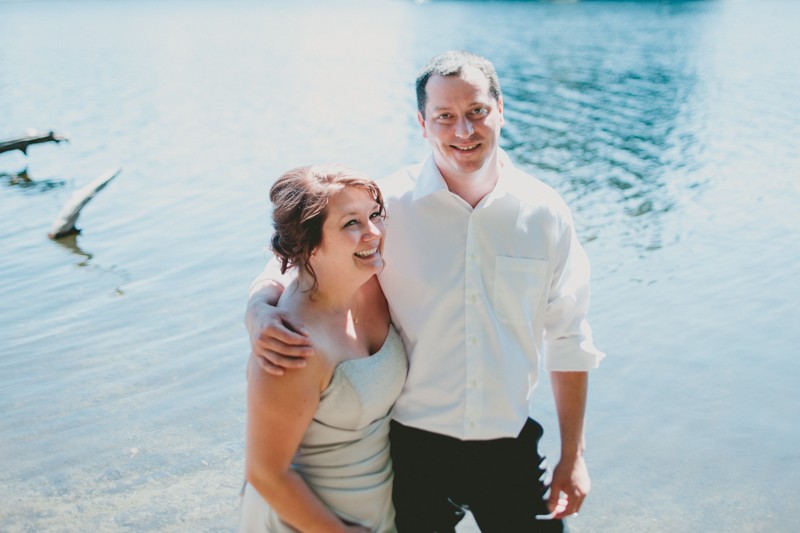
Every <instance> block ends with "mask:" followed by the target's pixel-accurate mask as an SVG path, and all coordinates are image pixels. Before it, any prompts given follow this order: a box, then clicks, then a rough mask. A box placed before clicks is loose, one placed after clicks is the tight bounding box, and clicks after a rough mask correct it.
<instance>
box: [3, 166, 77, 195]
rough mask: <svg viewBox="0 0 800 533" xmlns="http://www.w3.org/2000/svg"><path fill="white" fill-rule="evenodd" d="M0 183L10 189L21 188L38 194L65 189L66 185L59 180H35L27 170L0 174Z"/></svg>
mask: <svg viewBox="0 0 800 533" xmlns="http://www.w3.org/2000/svg"><path fill="white" fill-rule="evenodd" d="M0 181H3V182H5V183H6V185H8V186H10V187H19V188H20V189H28V190H32V191H37V192H46V191H49V190H50V189H56V188H58V187H63V186H64V183H65V181H64V180H58V179H43V180H38V179H37V180H35V179H33V178H31V176H30V174H29V173H28V169H27V168H24V169H22V170H20V171H18V172H12V173H7V172H0Z"/></svg>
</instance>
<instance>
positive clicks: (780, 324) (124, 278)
mask: <svg viewBox="0 0 800 533" xmlns="http://www.w3.org/2000/svg"><path fill="white" fill-rule="evenodd" d="M799 27H800V2H793V1H790V0H789V1H778V0H763V1H756V0H741V1H732V0H729V1H726V0H719V1H693V2H666V1H664V2H634V1H620V2H601V1H589V2H486V3H484V2H429V3H414V2H410V1H401V0H394V1H390V0H372V1H369V2H367V1H361V2H355V1H352V2H345V1H330V2H323V1H321V0H320V1H317V2H310V1H297V2H284V3H278V2H267V1H261V2H259V1H255V0H252V1H243V0H237V1H231V2H221V1H210V0H209V1H196V2H189V1H178V0H167V1H158V2H157V1H134V0H130V1H123V2H102V1H80V0H75V1H37V2H26V1H23V2H0V138H9V137H12V136H16V135H20V134H24V133H25V131H26V130H27V129H28V128H37V129H39V130H48V129H54V130H56V131H57V132H59V133H64V134H68V135H69V136H70V138H71V141H70V142H69V143H66V144H59V145H55V144H43V145H36V146H33V147H31V148H30V150H29V155H28V157H25V156H23V155H21V154H20V153H19V152H15V153H7V154H0V173H2V175H0V213H2V216H1V217H0V413H2V415H1V416H0V531H4V532H6V531H7V532H17V531H37V532H38V531H92V530H93V531H231V530H233V529H234V528H235V525H236V522H237V507H238V501H239V497H238V491H239V488H240V486H241V478H242V457H243V451H244V450H243V446H244V443H243V439H244V418H245V402H244V392H245V381H244V366H245V361H246V358H247V352H248V343H247V339H246V333H245V330H244V328H243V326H242V321H241V318H242V313H243V309H244V303H245V296H246V292H247V287H248V285H249V283H250V281H251V279H252V278H253V277H254V276H255V274H257V273H258V272H259V271H260V269H261V267H262V265H263V263H264V261H265V258H266V256H267V254H266V252H265V245H266V240H267V235H268V232H269V224H268V202H267V190H268V188H269V186H270V184H271V182H272V181H273V180H274V179H275V178H276V177H277V176H278V175H279V174H280V173H281V172H283V171H284V170H286V169H288V168H290V167H293V166H296V165H300V164H306V163H310V162H316V161H330V160H336V161H342V162H344V163H346V164H349V165H351V166H354V167H357V168H361V169H364V170H366V171H367V172H369V173H370V174H372V175H374V176H375V177H380V176H383V175H385V174H387V173H389V172H390V171H392V170H394V169H396V168H398V167H399V166H401V165H405V164H408V163H411V162H414V161H416V160H418V159H420V158H421V157H423V156H424V155H425V153H426V151H427V147H426V144H425V142H424V140H423V139H422V138H421V135H420V133H419V131H418V126H417V125H416V122H415V116H414V113H415V104H414V95H413V79H414V76H415V74H416V71H417V69H418V68H419V67H421V66H422V65H423V64H424V63H425V61H426V60H427V59H428V58H429V57H431V56H432V55H434V54H435V53H437V52H439V51H442V50H444V49H448V48H466V49H470V50H473V51H475V52H478V53H481V54H484V55H486V56H487V57H489V58H490V59H492V60H493V61H494V62H495V64H496V66H497V68H498V71H499V74H500V78H501V84H502V86H503V90H504V94H505V103H506V122H507V124H506V127H505V128H504V132H503V140H502V144H503V146H504V147H505V148H506V149H507V150H508V151H509V153H510V154H511V156H512V158H513V159H514V160H516V161H517V163H518V164H519V165H520V166H522V167H523V168H525V169H527V170H528V171H530V172H532V173H535V174H536V175H538V176H539V177H540V178H541V179H543V180H544V181H546V182H547V183H549V184H551V185H552V186H553V187H555V188H556V189H557V190H559V191H560V192H561V193H562V194H563V196H564V197H565V198H566V199H567V200H568V202H569V203H570V204H571V205H572V207H573V209H574V212H575V217H576V221H577V223H578V225H579V232H580V236H581V238H582V240H583V241H584V242H585V243H586V247H587V250H588V252H589V254H590V256H591V258H592V262H593V304H592V311H591V320H592V323H593V326H594V329H595V336H596V341H597V344H598V345H599V346H600V347H601V348H602V349H603V350H605V351H606V352H608V358H607V359H606V361H605V362H604V363H603V365H602V366H601V368H600V369H599V370H598V371H596V372H594V373H593V374H592V376H591V380H590V381H591V388H590V405H589V413H588V420H587V430H586V433H587V442H588V450H587V458H588V463H589V468H590V472H591V474H592V481H593V491H592V493H591V495H590V497H589V498H588V499H587V501H586V503H585V505H584V508H583V509H582V511H581V513H580V516H579V517H577V518H574V519H573V520H572V521H571V523H572V529H573V531H575V532H579V533H580V532H609V531H610V532H647V531H654V532H661V531H663V532H672V531H725V532H727V531H737V532H738V531H745V532H746V531H765V532H774V531H780V532H783V531H798V530H800V508H798V502H800V447H798V442H800V424H798V420H800V417H798V415H799V414H800V392H798V391H799V390H800V387H798V385H797V380H798V377H800V349H799V347H800V333H799V331H800V328H798V318H799V317H800V312H798V304H797V301H798V298H800V229H799V228H800V211H799V210H798V207H797V205H798V202H800V155H799V154H800V142H798V139H800V32H798V28H799ZM116 166H120V167H122V169H123V170H122V173H121V174H120V175H119V177H118V178H116V180H115V181H113V182H112V183H111V184H110V185H109V186H108V187H107V188H106V189H105V190H104V191H102V192H101V193H100V194H99V195H98V196H97V198H95V199H94V200H93V201H92V203H90V204H89V206H88V207H87V208H86V209H85V210H84V212H83V214H82V216H81V218H80V220H79V224H78V225H79V226H80V227H82V228H83V233H82V234H80V235H79V236H78V237H77V238H74V239H69V240H65V241H62V242H53V241H50V240H48V238H47V232H48V229H49V227H50V223H51V221H52V220H53V218H54V217H55V215H56V213H57V212H58V210H59V209H60V207H61V205H62V204H63V203H64V202H65V201H66V199H67V198H68V197H69V195H70V194H71V192H72V191H73V190H75V189H76V188H78V187H80V186H82V185H83V184H84V183H87V182H88V181H90V180H91V179H93V178H94V177H95V176H97V175H99V174H100V173H102V172H103V171H105V170H106V169H108V168H113V167H116ZM24 169H27V173H28V176H29V177H30V178H31V179H32V180H33V182H32V183H30V184H19V183H15V180H14V179H13V175H15V174H16V173H18V172H20V171H22V170H24ZM534 405H535V408H534V409H535V412H536V416H537V417H539V418H540V419H541V420H542V422H543V423H544V424H545V426H546V429H547V435H546V439H545V442H544V445H545V448H546V450H547V451H548V453H550V454H551V455H557V453H558V448H557V429H556V422H555V418H554V410H553V407H552V400H551V398H550V396H549V391H548V389H547V384H546V383H543V384H542V386H541V388H540V389H539V390H537V392H536V394H535V397H534ZM553 459H555V457H553ZM462 530H468V531H474V530H475V528H474V526H466V527H463V528H462Z"/></svg>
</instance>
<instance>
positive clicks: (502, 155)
mask: <svg viewBox="0 0 800 533" xmlns="http://www.w3.org/2000/svg"><path fill="white" fill-rule="evenodd" d="M497 157H498V160H499V161H500V166H501V168H500V177H499V178H498V180H497V184H496V185H495V187H494V189H493V190H492V191H491V192H490V193H489V194H487V195H486V197H485V198H484V199H483V200H481V204H484V205H485V204H487V203H491V202H492V201H494V200H496V199H497V198H500V197H502V196H504V195H505V194H506V192H508V179H509V178H508V176H509V174H510V173H511V172H512V171H513V169H514V165H513V163H511V159H510V158H509V157H508V154H507V153H506V151H505V150H503V149H502V148H498V149H497ZM440 191H449V189H448V188H447V182H445V181H444V178H443V177H442V173H441V172H439V168H438V167H437V166H436V161H434V159H433V153H430V154H428V157H427V158H425V161H423V163H422V170H421V171H420V173H419V176H418V177H417V181H416V183H415V184H414V201H416V200H419V199H420V198H424V197H426V196H428V195H431V194H434V193H437V192H440Z"/></svg>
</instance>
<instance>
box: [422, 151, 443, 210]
mask: <svg viewBox="0 0 800 533" xmlns="http://www.w3.org/2000/svg"><path fill="white" fill-rule="evenodd" d="M447 190H448V189H447V183H446V182H445V181H444V178H443V177H442V173H441V172H439V169H438V168H437V167H436V162H435V161H434V160H433V153H430V154H428V157H427V158H425V161H423V163H422V170H421V171H420V173H419V176H417V182H416V183H415V184H414V201H416V200H419V199H420V198H425V197H426V196H428V195H430V194H433V193H436V192H439V191H447Z"/></svg>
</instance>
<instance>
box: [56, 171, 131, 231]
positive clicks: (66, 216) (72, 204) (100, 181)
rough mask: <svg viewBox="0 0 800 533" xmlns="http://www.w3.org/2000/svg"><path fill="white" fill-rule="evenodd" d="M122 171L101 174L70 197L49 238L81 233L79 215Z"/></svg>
mask: <svg viewBox="0 0 800 533" xmlns="http://www.w3.org/2000/svg"><path fill="white" fill-rule="evenodd" d="M121 171H122V169H121V168H117V169H114V170H110V171H108V172H106V173H105V174H101V175H100V176H98V177H97V178H96V179H95V180H94V181H92V182H91V183H89V184H88V185H85V186H84V187H81V188H80V189H78V190H77V191H75V192H74V193H72V196H70V198H69V200H67V203H66V204H64V207H62V208H61V212H59V213H58V216H57V217H56V219H55V220H54V221H53V225H52V226H51V227H50V233H49V234H48V237H50V238H51V239H59V238H61V237H64V236H66V235H70V234H73V233H79V232H80V230H79V229H77V228H76V227H75V222H76V221H77V220H78V215H80V214H81V209H83V207H84V206H85V205H86V204H87V203H89V200H91V199H92V198H94V195H95V194H96V193H97V192H98V191H100V190H101V189H103V188H104V187H105V186H106V185H108V182H110V181H111V180H112V179H114V178H116V177H117V175H119V173H120V172H121Z"/></svg>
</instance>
